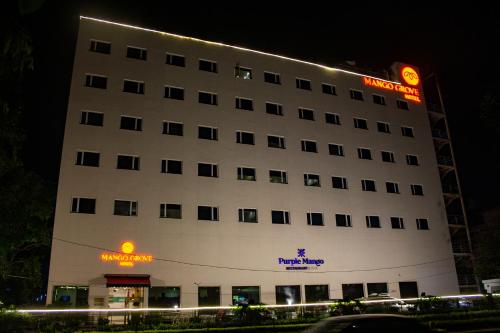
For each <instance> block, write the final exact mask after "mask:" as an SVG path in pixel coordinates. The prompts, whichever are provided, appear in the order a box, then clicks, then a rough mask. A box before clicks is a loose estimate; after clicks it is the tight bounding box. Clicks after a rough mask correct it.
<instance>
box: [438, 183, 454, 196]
mask: <svg viewBox="0 0 500 333" xmlns="http://www.w3.org/2000/svg"><path fill="white" fill-rule="evenodd" d="M441 188H442V190H443V193H447V194H458V187H457V186H454V185H445V184H443V185H442V187H441Z"/></svg>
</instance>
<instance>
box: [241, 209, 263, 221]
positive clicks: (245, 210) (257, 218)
mask: <svg viewBox="0 0 500 333" xmlns="http://www.w3.org/2000/svg"><path fill="white" fill-rule="evenodd" d="M247 211H248V212H250V211H255V220H246V219H245V213H246V212H247ZM238 222H242V223H259V216H258V210H257V208H238Z"/></svg>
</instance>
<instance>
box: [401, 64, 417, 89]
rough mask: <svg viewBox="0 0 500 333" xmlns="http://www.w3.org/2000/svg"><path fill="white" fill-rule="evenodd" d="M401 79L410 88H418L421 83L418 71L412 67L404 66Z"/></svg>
mask: <svg viewBox="0 0 500 333" xmlns="http://www.w3.org/2000/svg"><path fill="white" fill-rule="evenodd" d="M401 78H402V79H403V81H405V82H406V83H407V84H409V85H410V86H418V84H419V83H420V77H419V76H418V73H417V71H416V70H415V69H414V68H412V67H410V66H404V67H403V68H402V69H401Z"/></svg>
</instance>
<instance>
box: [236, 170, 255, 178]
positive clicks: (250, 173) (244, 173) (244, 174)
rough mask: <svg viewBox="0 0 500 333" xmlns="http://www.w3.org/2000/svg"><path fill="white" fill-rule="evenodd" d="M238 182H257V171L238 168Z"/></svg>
mask: <svg viewBox="0 0 500 333" xmlns="http://www.w3.org/2000/svg"><path fill="white" fill-rule="evenodd" d="M238 180H252V181H255V180H256V177H255V169H254V168H244V167H239V168H238Z"/></svg>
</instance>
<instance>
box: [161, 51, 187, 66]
mask: <svg viewBox="0 0 500 333" xmlns="http://www.w3.org/2000/svg"><path fill="white" fill-rule="evenodd" d="M165 63H166V64H167V65H172V66H179V67H185V66H186V58H184V56H181V55H178V54H173V53H167V54H166V60H165Z"/></svg>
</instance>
